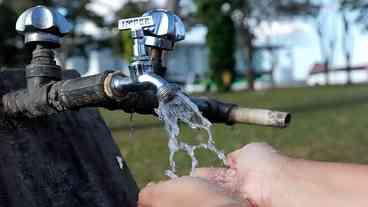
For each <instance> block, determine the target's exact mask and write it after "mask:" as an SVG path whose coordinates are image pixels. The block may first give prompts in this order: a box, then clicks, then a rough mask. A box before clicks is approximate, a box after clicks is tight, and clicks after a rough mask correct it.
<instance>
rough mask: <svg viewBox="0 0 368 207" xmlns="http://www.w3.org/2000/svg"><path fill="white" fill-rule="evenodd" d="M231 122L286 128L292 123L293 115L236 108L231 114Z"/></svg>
mask: <svg viewBox="0 0 368 207" xmlns="http://www.w3.org/2000/svg"><path fill="white" fill-rule="evenodd" d="M229 121H230V122H233V123H244V124H254V125H261V126H271V127H279V128H285V127H287V126H288V125H289V123H290V121H291V115H290V113H287V112H280V111H271V110H266V109H251V108H241V107H235V108H233V109H232V110H231V111H230V113H229Z"/></svg>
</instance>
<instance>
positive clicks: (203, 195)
mask: <svg viewBox="0 0 368 207" xmlns="http://www.w3.org/2000/svg"><path fill="white" fill-rule="evenodd" d="M172 206H175V207H197V206H201V207H247V206H248V205H246V203H244V202H241V201H240V200H239V198H237V197H234V196H232V195H231V194H229V193H228V192H227V191H226V190H225V189H224V188H222V187H220V186H219V185H216V184H214V183H210V182H208V181H207V180H205V179H202V178H195V177H189V176H187V177H181V178H176V179H172V180H169V181H164V182H160V183H158V184H151V185H147V186H146V187H145V188H144V189H143V190H142V191H141V192H140V194H139V201H138V207H172Z"/></svg>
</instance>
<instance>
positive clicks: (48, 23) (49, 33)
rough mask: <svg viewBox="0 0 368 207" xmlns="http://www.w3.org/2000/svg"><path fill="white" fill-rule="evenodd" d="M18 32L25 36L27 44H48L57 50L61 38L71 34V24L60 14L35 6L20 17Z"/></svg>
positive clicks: (17, 26)
mask: <svg viewBox="0 0 368 207" xmlns="http://www.w3.org/2000/svg"><path fill="white" fill-rule="evenodd" d="M16 30H17V31H18V32H19V33H21V34H23V35H24V37H25V39H24V42H25V43H26V44H31V43H46V45H49V46H50V47H53V48H56V47H60V39H61V37H63V36H65V35H66V34H68V33H69V32H70V30H71V24H70V23H69V22H68V21H67V20H66V19H65V17H64V16H63V15H62V14H60V13H59V12H57V11H55V10H52V9H50V8H47V7H45V6H35V7H32V8H30V9H27V10H26V11H24V12H23V13H22V14H21V15H20V16H19V18H18V20H17V23H16Z"/></svg>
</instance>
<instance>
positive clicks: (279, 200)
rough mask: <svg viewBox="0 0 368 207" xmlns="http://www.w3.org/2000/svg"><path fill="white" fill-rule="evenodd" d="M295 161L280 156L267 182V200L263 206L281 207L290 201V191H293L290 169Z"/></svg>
mask: <svg viewBox="0 0 368 207" xmlns="http://www.w3.org/2000/svg"><path fill="white" fill-rule="evenodd" d="M295 162H296V159H294V158H290V157H287V156H283V155H280V158H279V160H278V161H277V162H276V163H275V166H274V171H273V176H272V177H271V180H270V181H269V188H268V189H269V192H267V195H268V199H267V200H266V202H265V206H268V207H277V206H283V205H284V204H285V202H287V201H288V200H289V199H290V193H291V192H290V190H291V191H293V190H294V187H295V186H294V184H295V183H294V182H293V180H294V179H293V177H294V176H293V175H292V171H293V170H292V169H293V165H294V163H295Z"/></svg>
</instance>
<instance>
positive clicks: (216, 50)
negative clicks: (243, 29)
mask: <svg viewBox="0 0 368 207" xmlns="http://www.w3.org/2000/svg"><path fill="white" fill-rule="evenodd" d="M196 3H197V6H198V16H199V18H200V19H201V20H202V21H203V22H204V23H205V25H206V26H207V28H208V33H207V45H208V48H209V65H210V68H211V78H212V80H213V81H214V82H215V83H216V85H217V87H218V90H220V91H227V90H229V89H230V86H231V83H232V82H233V80H234V77H235V70H234V66H235V60H234V52H235V27H234V23H233V21H232V19H231V13H230V6H231V5H230V4H229V2H228V1H226V0H196ZM221 8H222V9H221Z"/></svg>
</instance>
